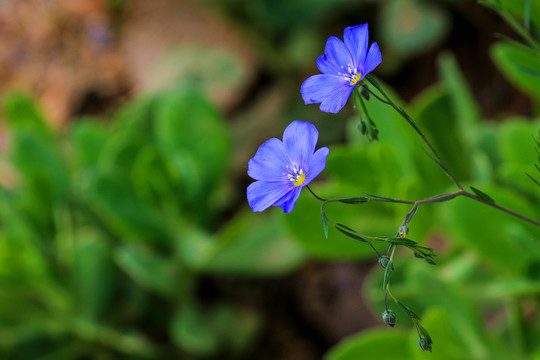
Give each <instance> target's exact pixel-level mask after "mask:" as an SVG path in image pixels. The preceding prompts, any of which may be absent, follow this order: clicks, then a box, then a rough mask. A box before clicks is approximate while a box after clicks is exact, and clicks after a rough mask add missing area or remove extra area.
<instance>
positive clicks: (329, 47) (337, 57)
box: [324, 36, 353, 72]
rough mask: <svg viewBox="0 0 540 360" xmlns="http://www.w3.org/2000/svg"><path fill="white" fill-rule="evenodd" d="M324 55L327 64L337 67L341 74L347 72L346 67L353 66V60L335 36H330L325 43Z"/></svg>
mask: <svg viewBox="0 0 540 360" xmlns="http://www.w3.org/2000/svg"><path fill="white" fill-rule="evenodd" d="M324 55H325V56H326V60H327V61H328V62H330V63H331V64H334V65H337V66H338V67H340V68H341V69H343V72H346V71H347V67H348V66H352V65H353V59H352V56H351V53H350V52H349V49H348V48H347V46H346V45H345V43H344V42H343V41H341V40H340V39H339V38H337V37H335V36H330V37H329V38H328V40H327V41H326V46H325V48H324Z"/></svg>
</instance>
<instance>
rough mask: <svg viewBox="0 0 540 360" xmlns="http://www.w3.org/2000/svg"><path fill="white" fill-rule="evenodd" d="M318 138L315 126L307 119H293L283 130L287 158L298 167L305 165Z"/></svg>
mask: <svg viewBox="0 0 540 360" xmlns="http://www.w3.org/2000/svg"><path fill="white" fill-rule="evenodd" d="M318 139H319V132H318V131H317V128H316V127H315V125H313V124H312V123H310V122H307V121H300V120H295V121H293V122H292V123H291V124H290V125H289V126H287V128H286V129H285V131H284V132H283V145H285V150H286V151H287V154H288V155H289V159H290V160H291V161H292V162H296V165H297V166H300V167H304V166H305V165H307V163H308V160H309V159H311V157H312V156H313V152H314V151H315V145H317V140H318ZM291 165H293V164H291Z"/></svg>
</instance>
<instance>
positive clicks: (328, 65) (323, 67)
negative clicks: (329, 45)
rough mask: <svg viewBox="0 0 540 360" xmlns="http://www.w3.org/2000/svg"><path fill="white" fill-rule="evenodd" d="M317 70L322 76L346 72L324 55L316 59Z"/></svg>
mask: <svg viewBox="0 0 540 360" xmlns="http://www.w3.org/2000/svg"><path fill="white" fill-rule="evenodd" d="M317 68H318V69H319V71H320V72H322V73H323V74H329V75H338V74H340V73H344V72H345V71H346V70H344V69H343V68H342V67H341V66H340V65H338V64H335V63H333V62H331V61H329V60H328V58H327V57H326V55H324V54H323V55H321V56H319V57H318V58H317Z"/></svg>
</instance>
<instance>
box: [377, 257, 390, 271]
mask: <svg viewBox="0 0 540 360" xmlns="http://www.w3.org/2000/svg"><path fill="white" fill-rule="evenodd" d="M389 261H390V258H389V257H388V256H381V257H380V258H379V265H381V266H382V267H383V269H386V266H387V265H388V262H389Z"/></svg>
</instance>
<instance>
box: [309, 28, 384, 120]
mask: <svg viewBox="0 0 540 360" xmlns="http://www.w3.org/2000/svg"><path fill="white" fill-rule="evenodd" d="M368 37H369V34H368V25H367V24H363V25H358V26H353V27H348V28H346V29H345V31H343V40H344V41H341V40H340V39H338V38H337V37H335V36H332V37H330V38H329V39H328V41H327V42H326V47H325V48H324V54H323V55H321V56H319V58H318V59H317V67H318V68H319V70H320V71H321V72H322V74H317V75H313V76H311V77H309V78H308V79H307V80H306V81H304V83H303V84H302V86H301V88H300V93H301V94H302V98H303V99H304V102H305V103H306V104H316V103H321V106H320V109H321V110H322V111H324V112H330V113H337V112H339V111H340V110H341V109H342V108H343V106H345V104H346V103H347V100H348V99H349V96H350V95H351V93H352V91H353V89H354V87H355V86H356V85H357V84H358V83H359V82H360V81H362V80H363V79H364V77H365V76H366V75H367V74H369V73H370V72H372V71H373V70H374V69H375V68H376V67H377V65H379V64H380V63H381V61H382V57H381V51H380V50H379V45H377V43H373V44H372V45H371V47H370V48H369V51H368Z"/></svg>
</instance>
